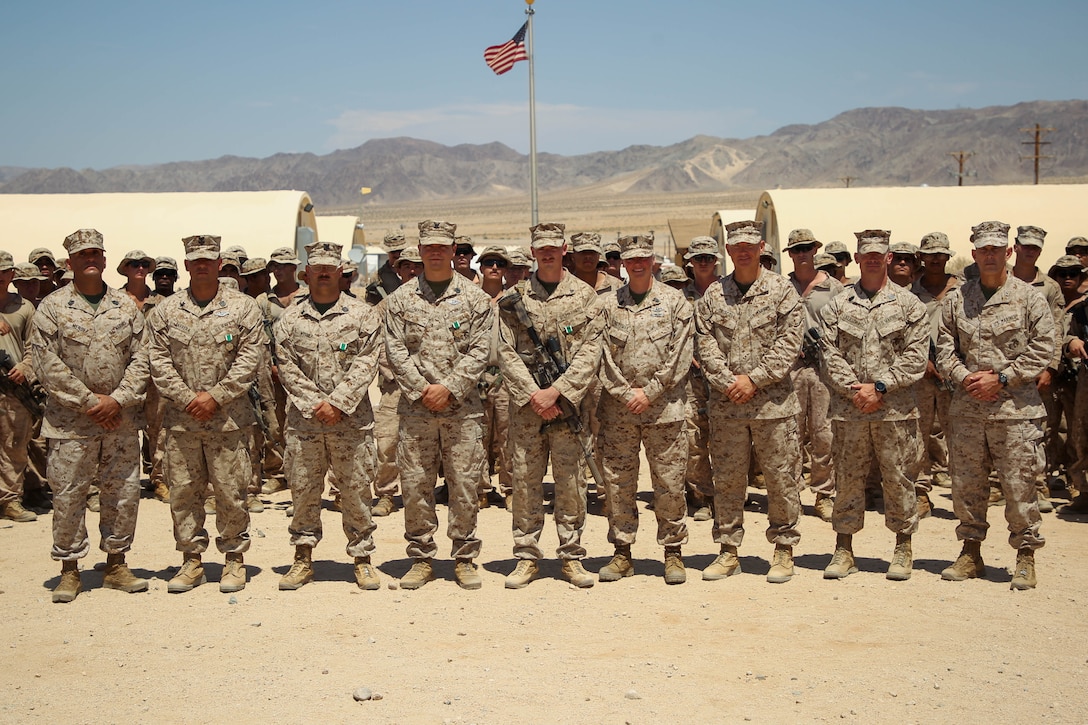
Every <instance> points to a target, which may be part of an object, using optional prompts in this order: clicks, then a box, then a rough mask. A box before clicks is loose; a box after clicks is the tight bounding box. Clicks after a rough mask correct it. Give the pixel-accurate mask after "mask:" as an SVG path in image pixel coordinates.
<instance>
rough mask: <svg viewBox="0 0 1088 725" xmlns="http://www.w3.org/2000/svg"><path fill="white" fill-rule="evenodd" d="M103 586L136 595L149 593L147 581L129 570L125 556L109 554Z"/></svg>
mask: <svg viewBox="0 0 1088 725" xmlns="http://www.w3.org/2000/svg"><path fill="white" fill-rule="evenodd" d="M102 586H103V587H104V588H105V589H117V590H118V591H122V592H128V593H129V594H134V593H135V592H146V591H147V579H141V578H139V577H138V576H136V575H134V574H133V573H132V571H130V570H129V568H128V565H127V564H126V563H125V555H124V554H107V555H106V574H105V575H104V576H103V577H102Z"/></svg>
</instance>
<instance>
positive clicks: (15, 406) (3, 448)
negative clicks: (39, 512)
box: [0, 394, 31, 505]
mask: <svg viewBox="0 0 1088 725" xmlns="http://www.w3.org/2000/svg"><path fill="white" fill-rule="evenodd" d="M30 426H31V420H30V413H29V412H28V411H27V409H26V408H25V407H23V404H22V403H20V402H19V401H18V400H16V399H15V398H13V397H12V396H10V395H3V394H0V505H3V504H6V503H8V502H9V501H22V498H23V474H24V472H25V471H26V456H27V453H26V446H27V442H28V441H29V440H30Z"/></svg>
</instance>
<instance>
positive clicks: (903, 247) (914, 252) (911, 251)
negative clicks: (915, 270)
mask: <svg viewBox="0 0 1088 725" xmlns="http://www.w3.org/2000/svg"><path fill="white" fill-rule="evenodd" d="M888 251H889V252H891V253H892V254H907V255H910V256H911V257H915V258H917V257H918V247H917V245H914V244H911V243H910V242H892V244H891V245H890V246H889V247H888Z"/></svg>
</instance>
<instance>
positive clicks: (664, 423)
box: [576, 236, 695, 584]
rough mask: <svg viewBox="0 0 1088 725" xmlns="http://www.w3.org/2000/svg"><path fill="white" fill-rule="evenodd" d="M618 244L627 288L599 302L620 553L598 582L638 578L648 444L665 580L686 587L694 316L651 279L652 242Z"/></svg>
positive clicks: (608, 480)
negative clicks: (636, 551)
mask: <svg viewBox="0 0 1088 725" xmlns="http://www.w3.org/2000/svg"><path fill="white" fill-rule="evenodd" d="M620 247H621V249H622V250H623V251H622V255H623V262H624V267H625V268H626V269H627V278H628V280H629V281H628V283H627V284H626V285H624V286H623V287H620V288H619V290H617V291H616V292H614V293H612V294H609V295H607V296H606V297H605V298H604V299H603V300H602V307H603V312H604V314H605V320H606V332H605V344H604V345H603V348H604V350H603V357H602V360H601V372H600V380H601V383H602V386H603V388H604V393H605V395H604V397H603V399H602V400H601V409H600V420H601V438H600V442H601V450H602V452H603V453H604V478H605V484H606V485H607V486H608V501H609V508H608V541H609V542H610V543H611V544H613V545H614V546H615V548H616V551H615V555H614V556H613V557H612V560H611V561H610V562H609V563H608V564H606V565H605V566H604V567H602V568H601V570H600V571H599V572H598V574H597V575H598V578H599V579H600V580H601V581H603V582H604V581H619V580H620V579H621V578H623V577H627V576H631V575H632V574H634V563H633V562H632V559H631V545H632V544H633V543H635V534H636V532H637V531H638V508H637V506H636V499H635V494H636V493H637V492H638V469H639V450H640V448H641V447H642V446H645V447H646V460H647V462H648V463H649V465H650V479H651V482H652V484H653V493H654V515H655V516H656V517H657V543H658V544H660V545H662V546H664V547H665V582H666V583H667V584H682V583H683V582H684V581H685V580H686V578H687V577H686V574H685V571H684V560H683V558H682V555H681V547H682V546H683V545H684V544H686V543H687V540H688V530H687V525H686V524H685V523H684V516H685V514H686V513H687V501H686V498H685V495H684V474H685V472H686V470H687V459H688V441H687V436H686V435H685V433H684V426H685V418H686V412H687V399H686V396H685V393H686V387H685V383H686V381H687V376H688V370H689V369H690V367H691V359H692V354H693V353H692V347H693V343H692V336H693V334H694V330H695V328H694V323H693V321H692V315H693V312H692V308H691V305H690V304H688V302H687V300H686V299H684V295H683V294H682V293H681V292H679V291H677V290H674V289H672V288H671V287H669V286H668V285H667V284H665V283H662V282H657V281H655V280H654V278H653V265H652V262H653V254H654V246H653V239H652V238H651V237H649V236H629V237H623V238H622V239H620ZM576 259H577V257H576Z"/></svg>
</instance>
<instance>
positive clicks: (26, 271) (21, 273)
mask: <svg viewBox="0 0 1088 725" xmlns="http://www.w3.org/2000/svg"><path fill="white" fill-rule="evenodd" d="M3 254H8V253H7V252H3ZM8 257H9V258H10V257H11V255H10V254H8ZM13 279H15V280H27V281H30V280H35V279H37V280H44V279H49V278H48V277H46V276H45V275H44V274H42V271H41V270H40V269H38V265H36V264H31V263H30V262H20V263H19V264H17V265H15V277H13Z"/></svg>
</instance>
